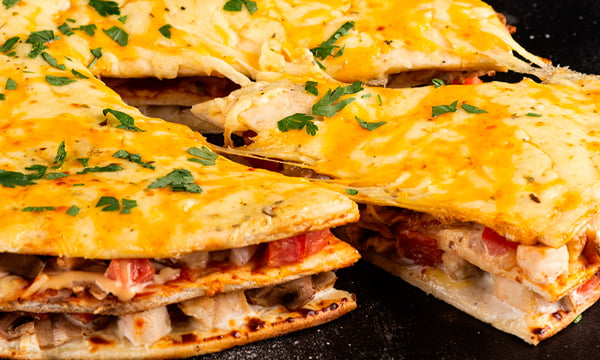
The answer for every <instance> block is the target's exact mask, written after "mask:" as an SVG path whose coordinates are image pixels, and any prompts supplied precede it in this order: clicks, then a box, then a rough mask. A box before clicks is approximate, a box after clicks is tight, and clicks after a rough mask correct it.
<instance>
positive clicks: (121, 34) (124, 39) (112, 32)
mask: <svg viewBox="0 0 600 360" xmlns="http://www.w3.org/2000/svg"><path fill="white" fill-rule="evenodd" d="M102 31H104V33H105V34H106V35H108V37H109V38H111V39H113V40H114V41H115V42H116V43H117V44H119V45H121V46H127V43H128V42H129V34H127V32H125V30H123V29H121V28H120V27H118V26H113V27H111V28H110V29H106V30H102Z"/></svg>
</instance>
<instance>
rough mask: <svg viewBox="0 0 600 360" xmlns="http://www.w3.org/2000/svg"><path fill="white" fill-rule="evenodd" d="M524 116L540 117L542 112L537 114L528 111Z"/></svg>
mask: <svg viewBox="0 0 600 360" xmlns="http://www.w3.org/2000/svg"><path fill="white" fill-rule="evenodd" d="M525 115H526V116H532V117H541V116H542V114H537V113H532V112H528V113H527V114H525Z"/></svg>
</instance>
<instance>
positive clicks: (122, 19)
mask: <svg viewBox="0 0 600 360" xmlns="http://www.w3.org/2000/svg"><path fill="white" fill-rule="evenodd" d="M117 20H119V22H121V23H123V24H125V23H126V22H127V15H123V16H121V17H119V18H118V19H117Z"/></svg>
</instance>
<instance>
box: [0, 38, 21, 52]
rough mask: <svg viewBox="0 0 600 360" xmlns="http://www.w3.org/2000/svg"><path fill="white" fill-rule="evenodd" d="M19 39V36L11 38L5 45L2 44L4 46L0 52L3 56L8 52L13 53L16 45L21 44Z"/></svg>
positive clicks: (0, 48)
mask: <svg viewBox="0 0 600 360" xmlns="http://www.w3.org/2000/svg"><path fill="white" fill-rule="evenodd" d="M19 39H20V38H19V37H18V36H14V37H11V38H10V39H8V40H6V41H5V42H4V44H2V46H0V52H1V53H3V54H6V53H7V52H9V51H11V50H12V49H13V48H14V47H15V45H16V44H17V43H18V42H19Z"/></svg>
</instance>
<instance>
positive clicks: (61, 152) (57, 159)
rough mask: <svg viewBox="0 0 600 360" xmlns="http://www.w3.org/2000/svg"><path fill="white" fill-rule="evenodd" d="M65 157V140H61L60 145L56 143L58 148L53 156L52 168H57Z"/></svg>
mask: <svg viewBox="0 0 600 360" xmlns="http://www.w3.org/2000/svg"><path fill="white" fill-rule="evenodd" d="M66 157H67V151H66V150H65V141H64V140H63V141H62V142H61V143H60V145H58V150H56V156H55V157H54V166H53V167H52V168H53V169H58V168H59V167H61V166H62V164H63V163H64V162H65V158H66Z"/></svg>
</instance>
